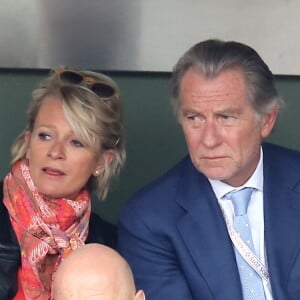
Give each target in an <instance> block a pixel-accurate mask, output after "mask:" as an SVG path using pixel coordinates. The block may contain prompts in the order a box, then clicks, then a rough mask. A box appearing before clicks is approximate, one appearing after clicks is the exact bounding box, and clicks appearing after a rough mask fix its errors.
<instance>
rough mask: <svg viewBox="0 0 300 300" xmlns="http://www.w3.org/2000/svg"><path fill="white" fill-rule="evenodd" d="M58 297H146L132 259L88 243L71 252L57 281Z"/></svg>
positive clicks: (68, 299) (99, 299)
mask: <svg viewBox="0 0 300 300" xmlns="http://www.w3.org/2000/svg"><path fill="white" fill-rule="evenodd" d="M53 295H54V300H71V299H72V300H79V299H80V300H83V299H91V300H92V299H95V300H104V299H105V300H144V299H145V296H144V293H143V292H142V291H138V292H137V293H136V289H135V284H134V280H133V275H132V272H131V269H130V267H129V265H128V263H127V262H126V261H125V260H124V259H123V257H122V256H120V255H119V254H118V253H117V252H116V251H114V250H113V249H111V248H109V247H106V246H104V245H101V244H87V245H84V246H82V247H80V248H79V249H77V250H76V251H74V252H72V253H71V254H69V255H68V256H67V257H66V258H65V259H64V261H63V262H62V263H61V265H60V266H59V268H58V270H57V272H56V274H55V278H54V283H53Z"/></svg>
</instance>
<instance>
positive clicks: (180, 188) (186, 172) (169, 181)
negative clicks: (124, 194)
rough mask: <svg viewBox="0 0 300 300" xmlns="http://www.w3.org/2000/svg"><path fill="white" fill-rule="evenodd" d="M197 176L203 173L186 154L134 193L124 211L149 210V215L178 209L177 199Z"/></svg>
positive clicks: (137, 211)
mask: <svg viewBox="0 0 300 300" xmlns="http://www.w3.org/2000/svg"><path fill="white" fill-rule="evenodd" d="M195 176H197V180H198V177H201V176H202V175H201V174H200V173H199V172H198V171H197V170H196V169H195V167H194V166H193V164H192V162H191V159H190V157H189V156H186V157H185V158H183V159H182V160H181V161H180V162H179V163H177V164H176V165H175V166H173V167H172V168H171V169H169V170H168V171H167V172H165V173H164V174H163V175H161V176H160V177H158V178H156V179H155V180H154V181H152V182H150V183H149V184H147V185H145V186H144V187H142V188H141V189H140V190H138V191H137V192H136V193H134V194H133V195H132V196H131V197H130V198H129V200H128V201H127V202H126V203H125V205H124V207H123V209H122V212H123V213H125V214H127V213H128V214H131V213H129V211H131V212H133V211H134V212H135V213H137V214H142V215H144V214H145V213H146V212H147V213H146V214H147V215H151V214H159V213H167V212H170V211H172V210H176V209H177V207H178V205H176V204H175V203H176V199H178V198H180V197H181V196H182V195H183V194H184V193H185V188H187V187H188V186H189V183H190V182H191V181H193V180H192V179H191V178H192V177H195ZM151 212H152V213H151ZM173 213H175V212H174V211H173Z"/></svg>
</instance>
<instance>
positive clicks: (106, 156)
mask: <svg viewBox="0 0 300 300" xmlns="http://www.w3.org/2000/svg"><path fill="white" fill-rule="evenodd" d="M114 157H115V154H114V151H113V150H106V151H105V152H103V153H102V156H101V158H100V161H99V163H98V164H97V167H96V169H95V171H94V173H93V175H94V176H99V175H100V174H102V173H103V172H104V170H105V168H106V167H107V166H109V165H110V163H111V162H112V161H113V159H114Z"/></svg>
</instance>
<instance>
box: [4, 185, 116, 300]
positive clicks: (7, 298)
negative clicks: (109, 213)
mask: <svg viewBox="0 0 300 300" xmlns="http://www.w3.org/2000/svg"><path fill="white" fill-rule="evenodd" d="M86 243H100V244H104V245H107V246H109V247H112V248H114V249H115V248H116V243H117V231H116V226H115V225H112V224H110V223H108V222H106V221H104V220H102V219H101V218H100V217H99V216H98V215H96V214H94V213H92V214H91V218H90V223H89V235H88V237H87V240H86ZM20 263H21V259H20V248H19V244H18V241H17V238H16V236H15V233H14V231H13V229H12V225H11V223H10V219H9V215H8V211H7V209H6V207H5V206H4V204H3V182H0V300H11V299H13V297H14V295H15V294H16V292H17V288H18V269H19V267H20Z"/></svg>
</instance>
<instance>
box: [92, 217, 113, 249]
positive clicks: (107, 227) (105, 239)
mask: <svg viewBox="0 0 300 300" xmlns="http://www.w3.org/2000/svg"><path fill="white" fill-rule="evenodd" d="M86 243H100V244H104V245H106V246H109V247H111V248H114V249H116V247H117V226H116V225H115V224H112V223H110V222H108V221H106V220H104V219H103V218H101V217H100V216H98V215H97V214H96V213H93V212H92V213H91V217H90V223H89V235H88V237H87V240H86Z"/></svg>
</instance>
